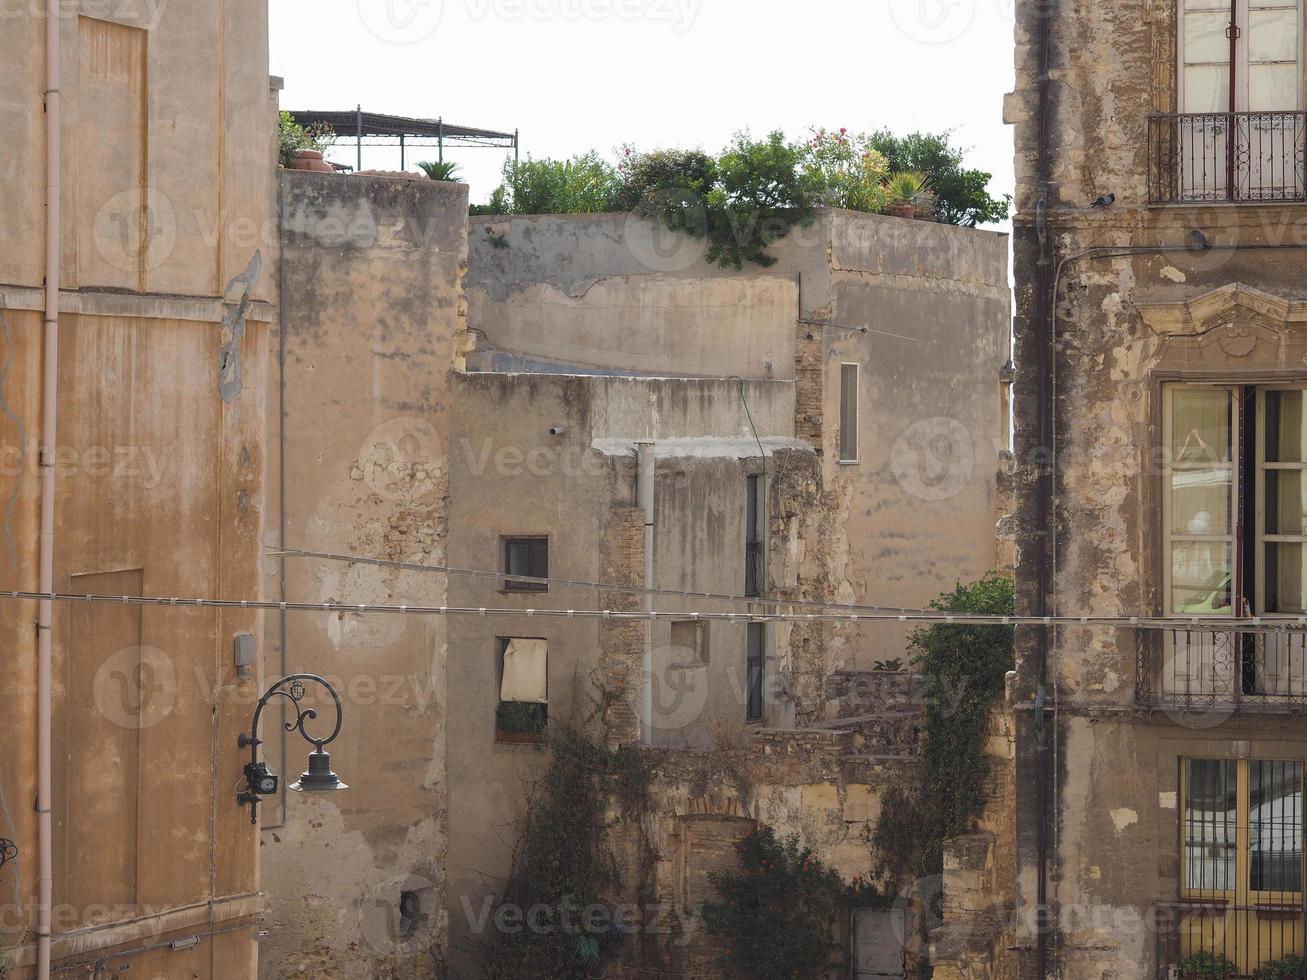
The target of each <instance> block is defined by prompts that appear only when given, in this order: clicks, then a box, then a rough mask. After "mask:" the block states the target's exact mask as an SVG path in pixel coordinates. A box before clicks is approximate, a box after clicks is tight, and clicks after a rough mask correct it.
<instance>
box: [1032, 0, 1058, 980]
mask: <svg viewBox="0 0 1307 980" xmlns="http://www.w3.org/2000/svg"><path fill="white" fill-rule="evenodd" d="M1055 6H1056V0H1046V3H1045V5H1044V6H1043V7H1042V8H1041V9H1039V10H1036V11H1035V13H1034V16H1035V18H1036V20H1037V21H1038V23H1039V37H1038V48H1037V57H1038V59H1039V78H1038V99H1039V104H1038V108H1037V110H1036V112H1037V116H1036V126H1037V137H1036V138H1037V139H1038V148H1037V158H1036V181H1037V184H1038V188H1039V197H1038V199H1037V201H1036V204H1035V232H1036V236H1037V239H1038V244H1039V259H1038V276H1037V278H1038V283H1037V284H1036V287H1035V329H1036V341H1035V343H1036V346H1037V352H1036V355H1035V371H1036V377H1037V380H1036V385H1037V386H1038V390H1037V393H1036V397H1035V402H1036V409H1035V410H1036V413H1037V415H1038V421H1037V423H1036V426H1037V430H1038V448H1039V452H1040V454H1041V456H1042V459H1041V460H1040V461H1039V478H1038V481H1037V484H1036V487H1037V489H1036V491H1035V513H1034V515H1033V516H1034V522H1033V523H1034V528H1035V533H1036V534H1037V535H1038V536H1039V547H1038V548H1037V549H1036V551H1035V558H1034V566H1035V596H1034V606H1035V608H1034V610H1033V611H1034V613H1035V615H1037V616H1047V615H1049V613H1050V610H1049V605H1050V603H1049V591H1050V590H1049V585H1050V583H1049V576H1050V575H1055V574H1056V573H1057V569H1056V567H1055V565H1054V564H1053V563H1050V560H1049V559H1050V557H1051V554H1050V553H1051V552H1052V551H1053V536H1054V535H1056V534H1057V515H1056V514H1055V512H1054V506H1053V502H1054V495H1055V493H1056V492H1057V491H1056V487H1055V486H1054V483H1053V481H1054V475H1053V472H1054V469H1053V468H1054V467H1055V466H1056V461H1055V460H1054V458H1053V456H1052V453H1053V451H1054V442H1053V432H1054V431H1055V429H1056V420H1055V418H1054V413H1055V412H1056V411H1057V405H1056V402H1055V400H1054V398H1053V392H1052V390H1051V384H1050V381H1049V379H1050V378H1051V377H1052V376H1053V372H1054V371H1055V370H1056V368H1055V363H1054V358H1056V356H1057V351H1056V348H1055V346H1054V338H1053V324H1052V320H1053V312H1054V303H1053V296H1052V290H1051V288H1050V286H1051V282H1050V280H1051V272H1052V270H1051V269H1050V261H1051V256H1050V253H1051V251H1052V243H1051V241H1050V238H1051V236H1050V234H1049V228H1048V210H1049V205H1050V202H1049V189H1050V187H1051V184H1052V166H1051V164H1050V161H1049V145H1048V122H1049V113H1050V112H1051V109H1052V107H1051V105H1050V92H1049V83H1050V77H1049V67H1050V62H1051V58H1052V54H1051V48H1052V34H1051V27H1050V22H1051V21H1052V19H1053V13H1054V9H1055ZM1035 629H1036V640H1035V643H1036V647H1037V661H1036V671H1037V688H1036V694H1035V718H1034V722H1035V744H1036V756H1037V763H1036V774H1037V778H1038V780H1039V785H1038V789H1037V791H1036V800H1037V808H1038V811H1039V816H1038V820H1037V822H1036V825H1035V850H1036V855H1037V857H1036V861H1037V863H1038V868H1037V869H1036V873H1037V877H1036V884H1035V901H1036V904H1037V907H1038V908H1037V916H1038V918H1037V920H1036V936H1035V975H1036V977H1037V978H1038V980H1045V978H1046V977H1047V976H1048V970H1049V957H1048V952H1049V951H1048V945H1049V942H1048V941H1049V936H1048V931H1049V928H1050V927H1051V926H1050V923H1051V922H1052V916H1051V915H1050V914H1049V909H1048V878H1049V868H1048V862H1049V846H1048V845H1049V840H1048V837H1049V833H1048V832H1049V822H1050V819H1051V815H1050V813H1049V810H1050V804H1051V805H1052V806H1056V803H1057V801H1056V799H1054V800H1051V801H1050V799H1049V793H1048V784H1049V782H1050V779H1051V775H1052V767H1053V766H1055V765H1056V764H1057V760H1056V759H1054V758H1052V756H1051V754H1050V751H1049V749H1050V745H1049V742H1050V740H1051V738H1052V737H1053V736H1054V734H1055V733H1053V732H1050V731H1049V725H1048V707H1047V702H1048V660H1049V652H1050V647H1051V642H1052V636H1051V630H1050V628H1049V627H1048V626H1037V627H1036V628H1035ZM1056 859H1057V855H1053V860H1056Z"/></svg>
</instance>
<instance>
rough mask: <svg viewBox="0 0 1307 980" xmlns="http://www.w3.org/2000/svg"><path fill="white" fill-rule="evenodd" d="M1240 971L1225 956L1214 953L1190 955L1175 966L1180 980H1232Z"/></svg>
mask: <svg viewBox="0 0 1307 980" xmlns="http://www.w3.org/2000/svg"><path fill="white" fill-rule="evenodd" d="M1238 972H1239V971H1238V970H1237V969H1236V968H1235V965H1234V964H1233V963H1231V962H1230V961H1229V960H1227V959H1226V958H1225V957H1224V956H1217V955H1216V954H1214V953H1207V952H1202V953H1190V954H1189V955H1188V956H1186V957H1184V958H1183V959H1181V960H1180V961H1179V962H1178V963H1176V965H1175V974H1176V976H1177V977H1178V978H1179V980H1230V978H1231V977H1233V976H1235V975H1236V974H1237V973H1238Z"/></svg>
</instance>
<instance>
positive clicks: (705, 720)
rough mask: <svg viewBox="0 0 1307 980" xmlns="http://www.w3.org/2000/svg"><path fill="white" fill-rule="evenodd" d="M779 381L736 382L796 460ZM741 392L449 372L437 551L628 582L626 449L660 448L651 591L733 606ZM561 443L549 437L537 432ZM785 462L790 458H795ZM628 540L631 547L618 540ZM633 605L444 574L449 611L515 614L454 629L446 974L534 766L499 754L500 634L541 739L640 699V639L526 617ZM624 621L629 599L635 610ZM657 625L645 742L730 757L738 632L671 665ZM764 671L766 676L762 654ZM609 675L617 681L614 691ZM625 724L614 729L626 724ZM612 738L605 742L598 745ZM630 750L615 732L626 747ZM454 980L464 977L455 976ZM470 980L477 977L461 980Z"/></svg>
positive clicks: (595, 625)
mask: <svg viewBox="0 0 1307 980" xmlns="http://www.w3.org/2000/svg"><path fill="white" fill-rule="evenodd" d="M793 387H794V386H793V384H792V383H789V382H779V381H772V382H762V381H751V382H747V383H746V384H745V387H744V393H745V397H746V398H747V400H748V403H749V405H750V409H751V411H752V413H753V418H754V422H755V424H756V425H757V426H758V433H759V436H760V438H761V439H762V440H763V444H764V446H765V447H766V448H767V451H768V453H769V454H770V453H771V452H773V451H775V450H776V449H777V448H779V447H784V446H795V445H796V444H795V443H794V440H793V439H792V437H791V435H790V433H791V432H792V426H793V404H794V391H793ZM739 395H740V386H739V383H738V382H733V381H722V380H678V379H654V380H647V379H632V378H603V377H578V376H557V375H548V376H540V375H534V376H532V375H500V374H460V375H458V376H457V379H456V385H455V389H454V415H453V440H454V441H453V444H452V446H451V452H450V484H449V487H450V501H451V518H450V521H451V523H450V544H449V547H450V551H451V553H454V554H457V555H459V556H460V561H461V562H462V563H463V564H464V565H466V566H467V567H472V568H494V569H498V568H500V567H501V563H502V558H501V548H502V545H501V538H502V536H504V535H515V534H529V535H548V536H549V542H550V555H549V574H550V576H552V577H555V578H560V579H568V580H573V581H582V582H617V583H629V584H633V585H638V584H640V582H641V580H642V578H641V577H642V561H643V557H642V556H643V544H642V519H641V518H640V516H639V511H638V510H637V509H636V508H635V465H634V455H633V450H634V445H635V442H636V440H638V439H643V438H649V439H652V440H654V441H655V443H656V445H657V446H658V447H659V448H658V449H657V450H656V453H657V464H656V465H657V475H656V481H655V482H656V490H655V518H654V520H655V534H654V577H655V583H656V586H657V587H658V588H666V589H690V588H693V589H696V590H699V591H710V592H715V593H723V594H739V593H741V592H742V591H743V588H744V553H745V547H744V534H745V484H746V480H745V477H746V476H747V475H748V474H752V473H758V472H760V471H761V462H760V459H759V458H758V449H757V446H756V444H755V443H752V442H751V439H752V434H751V433H750V435H749V437H748V438H742V437H741V433H740V431H739V429H740V426H741V425H742V424H747V423H746V422H745V420H744V418H743V413H742V411H741V410H740V408H739V405H740V402H739ZM551 427H552V428H560V429H561V430H562V432H561V433H560V434H559V435H551V434H550V432H549V430H550V428H551ZM791 451H800V452H802V450H794V449H791ZM632 531H633V532H634V533H633V534H632V533H631V532H632ZM627 599H631V597H622V596H617V595H615V594H613V593H611V592H602V591H600V590H596V589H593V588H583V587H573V586H562V585H556V586H553V587H551V588H550V590H549V592H548V593H547V594H545V595H541V594H539V593H531V594H520V593H511V592H504V591H502V590H501V589H500V588H499V586H498V584H497V583H496V582H495V581H493V580H487V579H479V578H468V577H464V576H453V577H451V580H450V591H449V602H450V604H451V605H456V606H470V607H480V606H492V607H497V608H504V607H508V608H514V609H522V610H523V611H524V613H523V615H522V616H521V617H520V618H502V617H501V618H497V619H490V618H487V619H481V618H476V617H473V618H463V619H458V620H455V621H452V622H451V623H450V630H451V633H450V657H449V712H450V714H449V727H450V730H451V731H457V732H458V733H459V736H458V738H457V740H454V739H451V740H450V744H449V781H450V862H449V879H450V903H449V911H450V941H451V947H452V956H453V963H454V965H455V968H456V970H458V969H461V970H465V971H467V970H471V969H472V964H473V959H472V957H471V956H469V955H467V953H466V947H468V946H469V945H470V944H472V943H474V942H475V941H476V936H475V935H474V934H473V930H472V923H473V922H475V921H478V920H479V913H480V911H481V907H482V906H481V903H482V902H483V900H484V898H485V896H488V895H492V894H494V893H495V891H496V890H497V888H498V887H499V886H500V885H501V884H502V881H503V878H504V876H505V875H506V874H507V871H508V866H509V862H510V857H511V850H512V844H513V841H514V840H515V839H516V836H517V832H518V829H519V827H520V820H521V818H522V816H523V813H524V808H525V801H526V791H527V787H529V785H530V783H531V781H532V780H534V779H535V778H538V777H539V775H540V774H541V773H543V771H544V768H545V767H546V766H547V764H548V758H549V757H548V754H547V752H546V751H545V750H544V749H543V748H542V747H538V746H532V745H517V744H503V743H499V742H497V741H496V739H495V707H496V704H497V702H498V688H497V670H498V659H497V657H498V649H497V640H496V638H497V637H503V636H526V637H541V638H545V639H547V640H548V643H549V665H548V676H549V718H550V723H551V725H560V726H561V725H564V724H568V723H572V724H579V723H581V722H582V721H583V720H584V719H585V718H586V717H587V716H588V715H589V714H590V713H591V712H592V710H593V702H594V701H596V700H601V699H599V698H598V690H599V689H600V687H607V688H608V689H610V690H613V691H615V692H616V693H617V694H618V695H619V697H620V698H621V699H622V700H624V701H625V702H626V703H627V704H628V705H629V710H630V711H631V714H634V710H635V708H636V704H637V703H636V698H638V691H639V687H638V677H639V663H640V657H641V637H642V635H643V631H642V628H641V627H640V626H639V624H633V625H630V626H627V627H621V628H620V629H621V630H622V631H623V632H622V633H621V634H620V635H617V636H614V635H611V634H608V633H606V632H605V630H606V626H607V624H602V623H600V622H598V621H596V620H594V619H580V618H578V619H572V620H567V619H539V618H537V619H529V618H527V616H526V615H525V610H527V609H530V608H532V607H534V606H540V607H541V608H545V607H548V608H575V609H596V608H624V607H623V606H621V605H620V603H622V602H623V601H625V600H627ZM632 601H633V602H634V605H633V608H639V607H640V602H641V600H640V599H639V597H638V596H637V597H634V598H633V600H632ZM657 608H658V609H659V610H660V611H664V610H666V611H668V612H669V613H670V612H673V611H675V610H678V609H686V610H688V609H696V610H705V611H717V612H730V611H736V610H737V608H738V607H735V606H733V605H730V604H724V603H721V602H712V601H706V600H702V599H699V600H688V599H677V598H676V597H661V596H660V597H659V598H658V601H657ZM673 618H674V617H673V616H671V615H669V617H668V620H667V621H662V620H661V619H660V620H659V621H658V622H656V623H655V624H654V626H653V645H654V673H653V677H654V696H655V716H654V741H655V743H656V744H660V745H666V746H669V747H674V748H706V747H713V746H730V745H734V744H737V743H738V742H739V740H740V738H741V737H742V735H743V732H744V730H745V721H744V717H745V711H744V702H743V698H744V691H745V689H746V683H745V677H744V660H745V628H744V627H743V626H742V625H730V624H728V623H721V622H714V623H711V624H709V625H708V631H709V635H708V662H707V664H705V665H703V666H696V667H692V668H688V669H687V668H682V666H681V665H682V664H684V663H686V662H687V660H688V659H689V658H688V657H687V655H686V652H685V651H682V650H673V649H672V648H671V620H672V619H673ZM769 656H770V658H771V659H770V660H769V663H768V667H767V670H768V673H769V674H774V673H775V671H776V669H777V661H776V659H775V658H776V652H775V650H774V648H773V649H772V650H771V651H769ZM617 666H621V667H623V668H629V670H623V672H621V673H620V676H619V677H616V678H615V675H614V673H613V672H612V671H613V670H614V669H615V668H616V667H617ZM623 717H625V716H623ZM611 730H612V729H611V728H610V731H611ZM627 737H628V738H629V735H628V736H627ZM460 975H464V974H460ZM467 975H475V974H467Z"/></svg>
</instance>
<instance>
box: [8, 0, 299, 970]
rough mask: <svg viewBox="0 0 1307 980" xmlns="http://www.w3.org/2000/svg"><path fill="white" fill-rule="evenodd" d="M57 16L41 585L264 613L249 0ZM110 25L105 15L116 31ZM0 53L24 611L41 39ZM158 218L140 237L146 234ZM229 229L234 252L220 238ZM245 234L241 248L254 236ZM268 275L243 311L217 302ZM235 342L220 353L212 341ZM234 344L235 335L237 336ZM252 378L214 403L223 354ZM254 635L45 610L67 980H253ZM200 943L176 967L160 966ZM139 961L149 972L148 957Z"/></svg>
mask: <svg viewBox="0 0 1307 980" xmlns="http://www.w3.org/2000/svg"><path fill="white" fill-rule="evenodd" d="M128 6H130V8H131V9H128V7H127V6H124V5H121V4H116V5H115V4H101V3H93V2H90V0H85V2H73V3H67V4H62V5H61V6H60V16H59V18H58V22H59V23H58V28H59V43H60V51H61V60H62V66H63V67H62V77H61V80H60V90H61V93H62V105H63V115H62V132H61V142H62V146H63V156H62V172H61V173H60V174H59V175H58V178H59V180H60V183H61V186H62V194H63V197H62V203H61V208H62V217H63V229H62V244H63V252H62V256H61V270H60V286H61V294H60V298H59V305H60V323H59V356H58V364H57V373H58V400H59V411H58V432H57V443H58V445H57V449H56V451H55V454H54V456H53V458H52V459H51V463H52V465H53V470H54V475H55V528H54V533H55V568H54V587H55V589H56V590H58V591H61V592H69V591H80V592H102V591H112V592H115V593H117V594H123V593H132V594H138V593H144V594H147V595H162V594H167V595H191V596H215V595H226V596H250V597H253V596H257V595H259V594H260V593H261V589H262V587H263V570H262V568H261V566H260V564H259V553H260V547H261V538H262V534H263V528H264V508H265V488H266V485H267V473H266V461H265V431H264V425H265V409H266V404H265V400H264V386H265V383H266V371H267V368H268V363H269V362H268V340H269V334H270V332H271V326H270V325H271V323H272V321H273V318H274V314H273V309H272V307H271V306H270V305H269V300H270V299H272V298H273V297H275V282H274V280H275V277H273V276H269V275H268V274H267V273H266V268H267V264H268V263H270V262H272V261H274V259H275V249H276V241H275V236H273V239H272V240H271V241H269V239H268V238H266V237H261V236H260V235H259V233H258V230H260V229H263V228H265V227H267V226H268V224H269V223H270V221H271V219H272V217H273V213H274V200H275V192H274V186H273V179H272V173H273V166H274V163H273V160H274V143H273V136H272V134H273V131H274V129H273V127H274V126H275V114H274V105H273V101H272V99H271V98H270V95H269V88H268V74H267V72H268V64H267V11H266V4H265V3H263V2H262V0H252V2H250V3H245V4H239V5H237V4H226V5H215V4H211V3H204V2H201V0H176V2H169V3H167V4H158V5H153V6H151V5H148V4H146V5H128ZM110 8H114V9H110ZM3 20H4V26H3V29H0V126H3V128H4V131H5V133H6V138H5V139H4V140H3V142H2V143H0V186H3V187H4V193H3V194H0V241H3V242H4V245H3V247H0V284H3V285H0V321H2V322H3V327H4V339H3V347H4V351H3V357H4V360H5V371H4V378H3V380H2V381H0V398H2V399H3V403H4V406H5V410H4V411H3V412H0V456H2V457H3V459H4V461H5V466H4V475H3V478H2V479H0V484H2V486H0V498H2V499H3V500H4V501H5V502H6V504H7V503H9V501H10V497H11V494H12V495H13V500H12V507H11V508H6V512H5V515H4V520H3V525H4V526H3V533H0V580H3V581H4V582H6V583H8V585H7V587H8V588H13V589H22V590H32V591H35V590H36V589H37V588H38V581H37V579H38V564H39V530H40V529H39V509H40V506H39V501H40V473H41V468H40V465H39V458H38V453H39V445H38V443H39V440H40V432H41V400H42V380H43V379H42V376H43V365H42V360H43V351H42V331H43V327H42V310H43V304H44V293H43V285H44V266H43V260H44V254H45V243H44V226H45V183H46V167H45V150H46V140H45V131H44V130H45V125H46V116H45V105H44V103H45V98H44V93H45V88H46V81H45V54H44V50H45V47H44V46H45V28H46V19H45V15H44V10H43V8H42V6H41V5H35V6H33V5H30V4H23V5H20V6H16V7H13V8H12V9H8V10H6V11H5V16H4V18H3ZM142 218H146V219H148V220H147V221H146V222H145V224H147V225H148V231H147V233H146V234H145V236H144V237H142V236H141V235H140V234H138V229H139V227H140V225H141V223H142ZM237 228H240V229H242V230H245V231H246V233H245V234H237V232H236V229H237ZM250 229H253V230H254V231H253V232H252V233H250V232H249V231H248V230H250ZM256 254H261V256H262V260H263V262H264V269H265V272H264V274H262V275H261V276H258V277H256V279H255V280H254V281H253V282H252V283H251V287H252V288H251V290H250V292H249V294H248V296H247V300H248V302H247V304H246V305H245V307H244V309H243V310H240V315H239V316H236V315H235V312H236V304H228V303H226V302H224V286H225V285H226V284H227V283H228V281H229V280H230V279H231V278H233V277H234V276H236V275H237V274H238V273H239V272H240V271H241V270H243V269H245V268H246V267H247V266H248V265H249V263H250V262H251V259H252V257H253V256H255V255H256ZM225 318H226V319H227V321H228V326H229V328H233V329H231V330H229V331H228V335H227V336H226V337H224V336H223V322H224V319H225ZM237 334H239V336H238V335H237ZM224 342H226V343H227V344H228V352H229V354H230V355H232V356H234V357H236V358H238V359H239V360H240V363H241V364H242V366H243V371H244V380H245V385H244V387H243V389H242V390H241V391H240V392H239V393H237V394H236V395H235V397H233V398H231V399H230V400H229V401H224V400H223V398H222V395H221V393H220V389H219V379H218V365H219V359H220V349H221V347H222V344H223V343H224ZM36 617H37V610H36V604H35V603H26V602H6V603H4V604H3V608H0V645H2V646H3V649H4V650H5V673H4V678H3V681H0V719H2V721H0V728H2V732H3V734H2V735H0V799H2V800H3V803H4V811H3V812H0V836H3V837H5V838H8V839H12V840H13V841H14V843H15V844H16V846H17V848H18V850H19V857H18V860H16V861H11V862H9V863H7V864H6V865H5V866H4V868H3V870H0V905H2V906H3V909H4V914H3V916H0V948H3V949H5V950H6V952H7V954H8V963H9V967H10V972H9V974H8V976H9V977H10V978H15V980H27V978H29V977H31V976H33V975H34V973H35V966H34V962H35V956H36V940H35V929H36V904H37V900H36V896H37V881H36V878H37V874H38V867H39V864H38V859H37V854H38V847H39V842H38V838H37V815H36V812H35V808H34V793H35V787H36V784H37V773H36V768H37V766H36V759H37V717H36V716H37V697H36V690H37V677H36V674H37V657H36V640H35V628H34V623H35V620H36ZM262 619H263V617H262V616H261V615H260V614H256V613H254V612H252V611H245V612H242V611H241V610H222V611H218V610H211V609H210V610H198V609H192V610H189V611H182V610H174V609H160V608H147V607H144V606H121V605H116V604H109V603H93V604H82V605H79V606H78V607H77V608H73V607H72V606H71V605H69V604H66V603H56V604H55V610H54V621H53V633H52V646H53V650H52V659H53V690H52V700H53V707H52V716H53V739H54V744H53V794H52V799H51V801H50V803H51V806H52V809H53V821H54V835H53V839H52V844H53V848H54V861H55V863H54V884H53V888H54V903H55V911H54V936H53V942H52V946H53V957H54V969H55V970H56V971H64V970H66V971H67V973H66V974H61V975H68V976H89V975H90V972H91V969H90V968H88V967H84V966H79V965H77V964H79V963H82V962H84V961H86V960H94V959H96V958H98V957H100V956H102V955H104V954H105V953H107V952H109V951H113V952H115V954H122V955H123V958H122V959H121V960H117V961H116V962H119V963H123V964H132V965H134V966H135V967H136V970H137V972H141V973H144V974H146V975H150V974H154V975H158V976H164V975H167V976H178V975H185V976H188V977H196V978H200V980H227V978H237V980H253V977H254V976H255V973H256V970H257V946H256V943H255V930H256V924H257V916H258V913H259V911H260V908H261V901H260V899H259V897H258V894H257V892H258V887H259V876H258V850H257V847H258V841H257V836H256V834H255V832H254V829H253V828H252V827H250V825H249V821H248V817H247V815H246V813H245V812H244V811H243V810H240V809H239V808H237V807H236V806H235V802H234V799H233V798H232V796H230V795H229V794H228V787H230V786H233V785H235V783H236V780H237V779H238V778H239V777H240V773H241V765H242V762H241V760H240V759H239V757H238V755H237V753H236V752H235V751H234V746H235V744H236V738H237V735H238V733H239V732H241V731H243V730H244V729H245V727H246V725H247V724H248V721H249V713H248V705H249V704H250V703H251V701H252V699H253V697H257V694H256V693H254V692H255V691H256V688H257V684H258V680H257V678H250V679H248V680H242V679H239V678H238V677H237V674H236V669H235V667H234V665H233V663H232V656H231V650H232V641H233V636H234V635H235V634H237V633H247V632H253V633H255V634H258V633H260V632H261V631H262ZM210 927H212V928H213V929H215V930H216V931H218V932H220V933H221V934H219V935H215V936H214V937H212V938H208V939H205V940H204V941H202V942H201V943H199V944H198V945H197V946H195V947H194V948H192V949H189V950H185V951H169V950H166V949H158V948H157V947H158V946H159V944H160V943H166V942H169V941H171V940H174V939H179V938H181V937H183V936H186V935H195V934H197V933H200V932H204V931H206V930H207V929H208V928H210ZM147 946H148V947H151V949H152V950H153V951H152V952H149V953H141V954H138V953H137V952H136V951H137V950H139V949H141V948H142V947H147Z"/></svg>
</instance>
